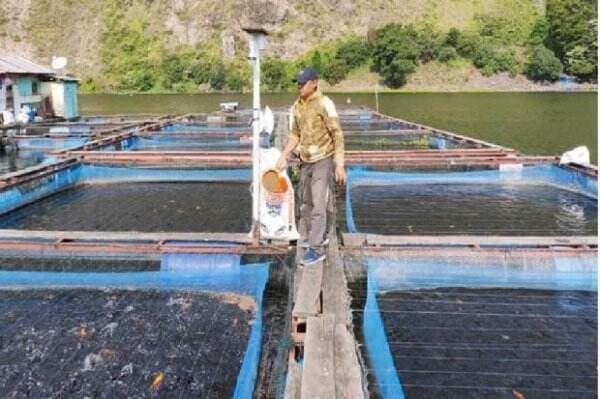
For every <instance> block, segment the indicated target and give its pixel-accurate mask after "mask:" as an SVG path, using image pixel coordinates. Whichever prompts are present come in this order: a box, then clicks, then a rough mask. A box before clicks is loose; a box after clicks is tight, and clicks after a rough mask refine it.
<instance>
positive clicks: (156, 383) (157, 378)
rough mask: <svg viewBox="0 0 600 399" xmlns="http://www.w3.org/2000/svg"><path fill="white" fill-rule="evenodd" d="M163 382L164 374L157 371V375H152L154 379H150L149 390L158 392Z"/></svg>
mask: <svg viewBox="0 0 600 399" xmlns="http://www.w3.org/2000/svg"><path fill="white" fill-rule="evenodd" d="M164 380H165V373H163V372H162V371H159V372H158V373H156V374H155V375H154V378H153V379H152V385H150V389H152V390H153V391H158V389H159V388H160V385H161V384H162V383H163V381H164Z"/></svg>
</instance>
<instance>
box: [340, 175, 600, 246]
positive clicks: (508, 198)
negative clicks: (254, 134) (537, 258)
mask: <svg viewBox="0 0 600 399" xmlns="http://www.w3.org/2000/svg"><path fill="white" fill-rule="evenodd" d="M597 210H598V200H597V182H596V181H595V180H592V179H591V178H585V177H581V176H572V175H570V174H569V172H566V171H564V170H561V169H560V168H558V167H545V166H544V167H532V168H525V169H524V170H522V171H517V172H501V171H498V170H495V171H479V172H446V173H426V172H422V173H403V172H371V171H354V172H351V173H350V177H349V184H348V189H347V193H346V214H347V224H348V230H349V231H354V232H356V231H360V232H366V233H375V234H391V235H428V234H443V235H447V234H467V235H485V234H490V235H505V236H506V235H508V236H521V235H534V236H552V235H596V233H597V220H598V219H597Z"/></svg>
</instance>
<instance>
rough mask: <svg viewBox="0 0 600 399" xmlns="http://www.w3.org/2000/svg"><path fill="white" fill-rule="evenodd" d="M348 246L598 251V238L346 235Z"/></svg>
mask: <svg viewBox="0 0 600 399" xmlns="http://www.w3.org/2000/svg"><path fill="white" fill-rule="evenodd" d="M343 241H344V245H345V246H347V247H369V246H379V247H384V246H398V247H402V246H404V247H416V246H445V247H450V246H475V247H485V246H489V247H561V246H568V247H581V246H587V247H597V246H598V238H597V237H594V236H561V237H552V236H548V237H544V236H541V237H531V236H529V237H521V236H517V237H507V236H459V235H456V236H455V235H440V236H391V235H380V234H364V233H355V234H352V233H344V234H343Z"/></svg>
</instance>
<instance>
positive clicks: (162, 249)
mask: <svg viewBox="0 0 600 399" xmlns="http://www.w3.org/2000/svg"><path fill="white" fill-rule="evenodd" d="M0 250H5V251H6V250H12V251H23V252H32V251H33V252H37V253H41V254H44V253H49V252H61V253H74V254H82V253H94V254H98V253H106V254H110V255H114V254H136V255H139V254H154V255H158V254H163V253H185V254H239V255H244V254H249V255H284V254H287V253H288V250H289V247H287V246H275V245H259V246H253V245H244V244H235V245H219V244H210V243H208V242H195V243H190V242H185V243H177V242H153V243H147V242H132V241H122V242H118V241H117V242H111V241H70V240H57V241H40V240H4V239H0Z"/></svg>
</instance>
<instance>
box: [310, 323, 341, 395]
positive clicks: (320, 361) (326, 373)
mask: <svg viewBox="0 0 600 399" xmlns="http://www.w3.org/2000/svg"><path fill="white" fill-rule="evenodd" d="M334 347H335V317H334V316H332V315H323V316H319V317H310V318H309V319H308V322H307V329H306V341H305V345H304V365H303V371H302V389H301V398H302V399H333V398H335V397H336V393H335V390H336V381H335V374H336V373H335V354H334V352H335V349H334Z"/></svg>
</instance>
